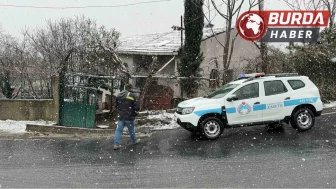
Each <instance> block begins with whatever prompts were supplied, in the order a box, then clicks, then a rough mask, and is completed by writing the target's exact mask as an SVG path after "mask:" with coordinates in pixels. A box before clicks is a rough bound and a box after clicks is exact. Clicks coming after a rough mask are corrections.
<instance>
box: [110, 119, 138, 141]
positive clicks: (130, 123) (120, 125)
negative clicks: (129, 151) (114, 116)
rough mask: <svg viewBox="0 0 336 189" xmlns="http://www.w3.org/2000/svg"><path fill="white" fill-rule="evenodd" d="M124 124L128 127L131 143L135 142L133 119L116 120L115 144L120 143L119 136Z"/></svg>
mask: <svg viewBox="0 0 336 189" xmlns="http://www.w3.org/2000/svg"><path fill="white" fill-rule="evenodd" d="M125 126H126V127H127V128H128V131H129V133H130V136H131V140H132V142H133V143H135V142H136V136H135V129H134V120H118V127H117V130H116V133H115V136H114V144H116V145H119V144H120V137H121V135H122V132H123V130H124V127H125Z"/></svg>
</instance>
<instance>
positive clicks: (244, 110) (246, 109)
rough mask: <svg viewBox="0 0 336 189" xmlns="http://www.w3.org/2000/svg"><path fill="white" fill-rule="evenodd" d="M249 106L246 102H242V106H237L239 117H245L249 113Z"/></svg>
mask: <svg viewBox="0 0 336 189" xmlns="http://www.w3.org/2000/svg"><path fill="white" fill-rule="evenodd" d="M251 109H252V108H251V106H250V105H249V104H247V103H246V102H242V104H240V105H239V106H238V113H239V114H240V115H247V114H249V113H250V112H251Z"/></svg>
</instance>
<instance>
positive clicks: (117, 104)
mask: <svg viewBox="0 0 336 189" xmlns="http://www.w3.org/2000/svg"><path fill="white" fill-rule="evenodd" d="M114 106H115V108H116V109H117V110H119V102H118V98H117V97H116V99H115V104H114Z"/></svg>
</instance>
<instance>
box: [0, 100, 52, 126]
mask: <svg viewBox="0 0 336 189" xmlns="http://www.w3.org/2000/svg"><path fill="white" fill-rule="evenodd" d="M8 119H9V120H18V121H20V120H29V121H34V120H48V121H56V114H55V109H54V100H0V120H8Z"/></svg>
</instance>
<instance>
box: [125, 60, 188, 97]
mask: <svg viewBox="0 0 336 189" xmlns="http://www.w3.org/2000/svg"><path fill="white" fill-rule="evenodd" d="M119 57H120V59H121V60H122V61H123V62H125V63H127V64H128V67H129V70H130V72H131V73H133V74H134V75H147V74H148V69H146V67H145V66H140V67H141V68H140V69H137V68H138V67H139V65H148V66H149V65H150V64H151V63H152V60H153V59H152V56H150V55H125V54H120V55H119ZM157 58H158V59H157V60H158V64H157V65H158V69H160V68H162V67H163V66H164V65H165V64H166V63H167V62H168V61H169V60H171V59H172V58H173V56H168V55H164V56H163V55H161V56H160V55H158V56H157ZM179 61H180V59H179V57H175V59H174V60H173V61H172V62H170V63H169V64H168V66H166V67H165V68H164V69H163V70H162V71H160V73H159V74H158V75H164V76H171V75H175V74H177V64H178V63H179ZM130 83H132V85H133V86H136V78H132V79H130ZM158 84H159V85H164V86H169V87H170V88H171V89H173V90H174V98H178V97H180V94H181V92H180V86H179V82H178V81H177V79H168V78H159V79H158Z"/></svg>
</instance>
